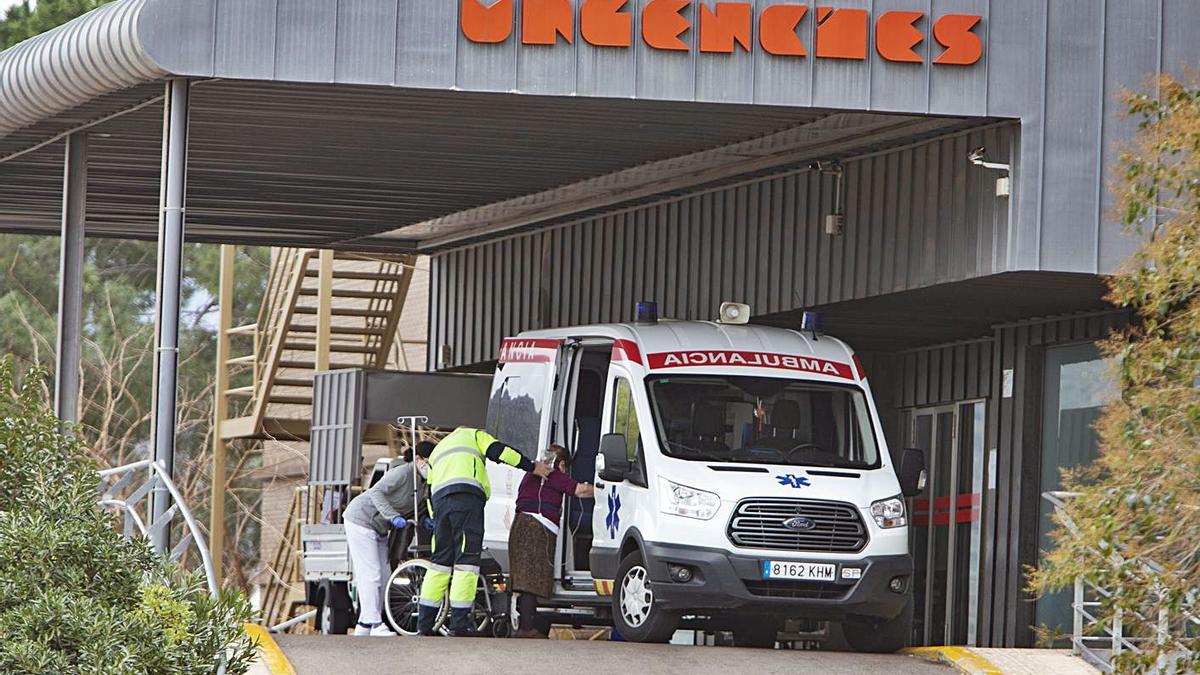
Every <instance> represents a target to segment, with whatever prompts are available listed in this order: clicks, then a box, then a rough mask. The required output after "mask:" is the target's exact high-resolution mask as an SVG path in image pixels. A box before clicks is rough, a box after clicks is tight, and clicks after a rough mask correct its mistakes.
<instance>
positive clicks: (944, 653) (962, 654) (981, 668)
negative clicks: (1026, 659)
mask: <svg viewBox="0 0 1200 675" xmlns="http://www.w3.org/2000/svg"><path fill="white" fill-rule="evenodd" d="M903 653H905V654H912V655H913V656H920V657H921V658H924V659H929V660H930V661H940V662H942V663H946V664H949V665H951V666H954V667H955V668H956V669H957V670H958V672H960V673H969V675H1003V673H1004V671H1002V670H1000V669H999V668H998V667H996V665H995V664H993V663H992V662H991V661H988V660H987V659H985V658H983V657H982V656H980V655H979V654H976V653H975V652H973V651H971V650H970V649H969V648H967V647H910V648H908V649H905V650H903Z"/></svg>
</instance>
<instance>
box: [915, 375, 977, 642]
mask: <svg viewBox="0 0 1200 675" xmlns="http://www.w3.org/2000/svg"><path fill="white" fill-rule="evenodd" d="M974 405H982V406H983V411H984V424H985V426H986V419H987V399H986V398H972V399H965V400H962V401H953V402H950V403H939V404H934V405H928V406H913V407H910V408H904V409H901V411H900V413H901V415H902V416H903V417H904V418H905V420H904V424H903V426H902V428H903V429H905V430H906V431H907V437H906V438H905V439H904V441H905V443H906V445H905V447H920V446H919V445H917V439H916V431H917V425H916V418H917V417H919V416H925V415H928V416H930V417H932V425H933V426H932V427H931V429H930V433H931V438H932V439H933V440H934V441H936V439H937V438H939V433H938V420H939V418H940V417H941V416H942V415H944V414H947V413H948V414H950V420H949V424H950V449H949V452H950V480H949V481H947V486H948V487H949V489H950V495H949V497H950V506H949V511H950V514H949V522H947V533H946V551H945V556H946V583H945V598H946V607H945V616H944V617H943V618H944V621H943V628H942V635H941V637H940V643H941V644H951V643H952V641H953V640H952V635H953V631H954V620H956V619H957V617H956V616H955V615H954V597H955V591H956V590H957V586H958V584H957V583H956V582H957V576H958V575H957V571H958V570H957V569H956V568H957V563H958V556H957V543H958V527H957V525H958V522H957V514H958V498H959V494H960V493H959V491H958V485H959V482H960V479H961V476H960V475H959V474H960V473H961V471H962V452H963V445H962V434H960V433H959V432H960V430H961V429H962V421H963V409H964V408H965V407H966V406H974ZM921 449H922V450H926V451H927V452H928V453H929V454H928V455H927V457H926V467H927V470H928V472H929V475H928V484H929V486H930V492H929V521H928V524H927V525H926V527H927V528H928V529H927V534H926V538H925V541H926V546H925V584H924V588H925V598H924V599H923V603H924V606H925V607H924V610H925V611H924V613H923V616H924V620H923V621H922V632H923V635H922V641H923V643H924V644H927V645H928V644H931V642H932V638H933V635H932V634H931V629H932V623H931V620H930V617H931V615H932V614H933V593H932V592H931V588H932V586H933V581H934V570H935V567H934V560H935V559H936V558H935V555H934V553H935V549H936V546H934V542H935V541H936V536H935V530H934V528H935V527H937V525H936V523H935V515H936V514H935V511H936V508H937V507H936V500H937V495H935V494H934V492H933V490H934V487H935V486H936V485H937V480H938V477H939V475H938V462H936V461H934V459H935V457H934V452H935V449H934V448H933V447H930V448H921ZM984 454H985V455H986V452H985V453H984ZM981 461H986V460H981ZM980 508H981V509H982V500H981V501H980ZM914 515H915V514H914ZM980 515H981V516H982V514H980ZM915 521H916V519H915V518H914V519H913V527H915V526H916V525H915ZM974 544H975V542H971V541H969V542H968V546H971V545H974ZM978 545H979V546H981V547H982V541H980V542H978ZM971 557H972V556H970V555H968V560H970V559H971ZM967 584H968V586H967V593H968V597H971V596H975V597H976V598H977V597H978V593H979V584H980V579H979V575H978V574H976V575H975V578H974V580H973V581H972V579H971V577H970V576H969V575H968V577H967ZM977 602H978V601H977V600H976V604H977ZM971 604H972V603H971V602H970V601H968V612H969V611H970V609H969V608H970V605H971ZM965 619H966V621H967V642H968V643H969V644H970V643H973V642H974V641H975V636H973V635H971V630H970V628H971V625H972V624H973V623H976V624H977V622H972V621H971V617H970V616H968V617H965ZM976 627H977V626H976Z"/></svg>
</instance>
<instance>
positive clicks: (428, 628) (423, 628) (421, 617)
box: [417, 605, 441, 637]
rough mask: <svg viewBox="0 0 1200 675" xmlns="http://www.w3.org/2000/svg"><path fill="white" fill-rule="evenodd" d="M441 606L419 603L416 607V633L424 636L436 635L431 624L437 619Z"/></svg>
mask: <svg viewBox="0 0 1200 675" xmlns="http://www.w3.org/2000/svg"><path fill="white" fill-rule="evenodd" d="M440 609H441V607H429V606H427V605H419V606H418V607H417V633H419V634H421V635H424V636H427V637H428V636H431V635H437V633H435V632H434V630H433V624H434V622H436V621H437V615H438V610H440Z"/></svg>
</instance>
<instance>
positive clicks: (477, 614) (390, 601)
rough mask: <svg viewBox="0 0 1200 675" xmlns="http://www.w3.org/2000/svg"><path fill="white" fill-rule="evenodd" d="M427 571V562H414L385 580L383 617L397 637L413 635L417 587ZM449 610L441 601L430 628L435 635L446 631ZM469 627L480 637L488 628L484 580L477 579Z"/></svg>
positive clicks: (489, 619) (488, 599) (489, 605)
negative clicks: (435, 632) (398, 635)
mask: <svg viewBox="0 0 1200 675" xmlns="http://www.w3.org/2000/svg"><path fill="white" fill-rule="evenodd" d="M428 570H429V561H428V560H422V559H420V558H417V559H413V560H407V561H405V562H403V563H401V564H400V566H399V567H397V568H396V570H395V571H394V572H392V576H391V577H389V578H388V584H387V602H385V603H384V606H383V607H384V614H385V615H386V616H387V621H388V623H389V624H391V626H392V630H394V631H396V632H397V633H400V634H401V635H416V634H417V612H418V607H419V606H420V600H421V584H422V583H423V582H424V581H425V572H427V571H428ZM449 606H450V603H448V602H446V598H442V607H441V609H439V610H438V615H437V619H436V620H435V621H434V624H433V629H434V630H435V631H437V632H439V633H446V632H447V631H448V629H447V628H446V620H447V619H448V618H449V613H450V612H449ZM471 623H472V625H474V626H475V630H477V631H479V632H481V633H482V632H484V631H486V630H488V628H489V627H490V626H491V624H492V600H491V596H490V595H489V594H488V587H487V580H486V579H484V578H483V577H480V578H479V586H478V589H477V592H476V593H475V605H474V607H472V608H471Z"/></svg>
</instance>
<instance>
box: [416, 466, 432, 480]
mask: <svg viewBox="0 0 1200 675" xmlns="http://www.w3.org/2000/svg"><path fill="white" fill-rule="evenodd" d="M417 473H419V474H421V478H429V462H417Z"/></svg>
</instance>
